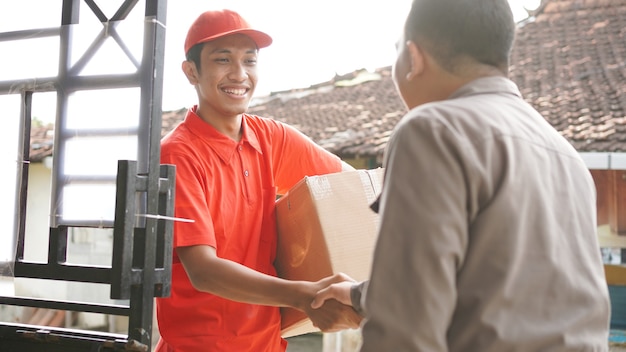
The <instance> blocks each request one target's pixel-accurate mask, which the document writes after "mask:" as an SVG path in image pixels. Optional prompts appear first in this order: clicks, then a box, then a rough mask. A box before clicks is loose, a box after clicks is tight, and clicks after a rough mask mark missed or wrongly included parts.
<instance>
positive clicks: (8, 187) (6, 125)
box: [0, 94, 21, 271]
mask: <svg viewBox="0 0 626 352" xmlns="http://www.w3.org/2000/svg"><path fill="white" fill-rule="evenodd" d="M20 105H21V99H20V96H19V95H16V94H14V95H0V111H2V121H3V126H2V130H3V132H4V133H3V136H2V138H0V150H2V153H0V165H2V172H0V194H2V195H3V196H2V197H0V209H3V210H2V211H1V212H0V262H6V261H12V260H13V256H14V254H15V232H14V231H15V230H14V229H15V227H14V225H15V224H14V222H15V207H16V190H17V188H18V184H17V170H18V169H17V168H18V165H21V163H20V162H19V161H18V160H19V158H18V149H19V148H18V136H19V135H20V131H19V117H20ZM0 269H1V268H0ZM0 271H1V270H0Z"/></svg>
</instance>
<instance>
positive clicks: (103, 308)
mask: <svg viewBox="0 0 626 352" xmlns="http://www.w3.org/2000/svg"><path fill="white" fill-rule="evenodd" d="M138 1H139V0H125V1H124V2H123V3H122V4H121V6H120V8H119V9H118V11H117V12H116V13H115V15H113V17H111V18H110V19H109V18H106V16H105V15H104V14H103V13H102V11H100V9H99V8H98V6H97V4H96V3H95V2H94V1H93V0H84V3H85V4H86V5H87V6H88V7H89V8H90V9H91V11H92V12H93V13H94V14H95V15H96V16H97V17H98V18H99V20H100V21H101V22H102V24H103V26H104V27H105V28H104V29H103V32H102V33H101V35H100V36H99V37H98V38H96V40H95V41H94V43H93V44H92V46H91V47H90V48H89V49H88V50H87V52H86V53H85V54H84V56H83V57H82V58H81V59H80V60H78V62H77V63H76V64H75V65H74V66H73V67H70V65H69V62H68V58H69V47H70V41H71V35H70V34H71V30H72V27H71V25H73V24H77V23H78V14H79V8H80V3H81V0H64V1H63V11H62V26H61V27H60V29H57V28H50V29H38V30H26V31H18V32H10V33H0V41H7V40H16V39H24V38H28V37H30V38H32V37H33V36H37V37H43V36H52V35H59V36H60V40H61V50H60V62H59V75H58V77H52V78H43V79H42V78H37V79H27V80H20V81H8V82H7V81H5V82H0V94H15V93H16V92H17V93H19V94H21V97H22V112H21V115H20V125H21V130H22V133H23V134H22V136H21V139H20V143H21V153H22V155H23V163H22V167H21V168H20V170H18V174H19V176H18V180H19V181H20V186H19V187H20V189H19V193H18V205H17V221H16V225H17V226H16V227H17V229H16V230H17V250H16V256H15V262H14V263H13V264H14V276H15V277H24V278H37V279H47V280H61V281H74V282H86V283H101V284H108V285H110V287H111V298H112V299H123V300H128V302H129V305H128V306H123V305H105V304H92V303H85V302H70V301H58V300H44V299H33V298H25V297H0V304H2V305H14V306H28V307H37V308H49V309H60V310H68V311H78V312H92V313H101V314H110V315H120V316H128V317H129V326H128V334H127V335H120V334H112V333H102V332H95V331H85V330H72V329H61V328H49V327H43V326H32V325H24V324H14V323H1V322H0V350H2V351H41V350H46V351H64V352H65V351H149V350H151V345H152V334H151V333H152V320H153V310H154V306H153V304H154V297H164V296H168V295H169V293H170V278H171V259H172V258H171V256H172V242H171V241H172V230H173V224H172V217H173V214H174V207H173V206H174V185H175V169H174V167H173V166H171V165H160V162H159V157H160V138H161V114H162V112H161V96H162V86H163V81H162V80H163V74H162V73H163V58H164V46H165V12H166V0H145V24H144V42H143V57H142V62H141V63H135V64H136V65H138V67H137V68H138V70H137V72H136V73H134V74H130V75H107V76H97V77H94V76H90V77H83V76H78V72H80V70H81V69H82V67H84V65H85V64H86V63H87V62H88V61H89V59H90V58H91V56H93V54H94V52H95V51H96V50H97V47H98V46H99V45H100V44H101V42H102V40H103V39H104V37H103V36H107V35H113V36H115V35H116V32H115V30H114V27H115V25H116V22H117V21H122V20H124V19H125V18H126V16H127V15H128V14H129V12H130V11H131V10H132V9H133V7H134V6H135V5H136V4H137V3H138ZM110 26H112V27H111V28H113V29H112V30H109V27H110ZM105 32H106V33H105ZM121 87H140V88H141V102H140V118H139V121H140V122H139V128H138V131H137V133H138V134H139V138H138V140H139V144H140V145H139V146H138V151H139V152H138V158H137V159H138V160H137V161H130V160H120V161H119V162H118V172H117V180H116V204H115V219H114V222H113V224H111V226H110V227H112V229H113V258H112V264H111V267H101V266H87V265H71V264H69V263H67V262H66V257H67V248H68V228H70V227H78V226H90V224H51V227H50V232H49V240H50V241H49V248H48V261H47V262H46V263H35V262H28V261H25V260H24V238H25V231H24V227H25V210H26V195H27V191H28V184H27V181H28V166H29V163H28V158H29V150H30V138H29V136H30V121H31V106H32V95H33V93H34V92H46V91H56V92H57V122H56V123H57V126H56V131H57V135H56V139H55V158H54V167H58V166H59V165H62V164H61V163H62V160H59V159H60V158H59V157H58V156H60V155H62V153H61V150H57V147H59V148H63V144H62V143H58V142H59V141H62V140H63V138H64V136H62V135H60V134H59V132H58V131H59V130H63V128H61V127H63V126H62V125H63V124H64V123H65V118H66V112H67V98H68V95H69V94H71V93H72V92H75V91H79V90H86V89H98V88H121ZM142 143H143V144H142ZM53 182H54V180H53ZM53 192H54V191H53ZM100 225H101V224H100Z"/></svg>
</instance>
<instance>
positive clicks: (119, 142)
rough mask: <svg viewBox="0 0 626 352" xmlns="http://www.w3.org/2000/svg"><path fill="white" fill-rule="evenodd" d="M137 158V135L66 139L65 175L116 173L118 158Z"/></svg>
mask: <svg viewBox="0 0 626 352" xmlns="http://www.w3.org/2000/svg"><path fill="white" fill-rule="evenodd" d="M136 159H137V137H136V136H120V137H84V138H72V139H69V140H67V141H66V144H65V157H64V163H63V172H62V174H63V175H65V176H69V175H74V176H89V175H93V176H107V175H117V161H118V160H136Z"/></svg>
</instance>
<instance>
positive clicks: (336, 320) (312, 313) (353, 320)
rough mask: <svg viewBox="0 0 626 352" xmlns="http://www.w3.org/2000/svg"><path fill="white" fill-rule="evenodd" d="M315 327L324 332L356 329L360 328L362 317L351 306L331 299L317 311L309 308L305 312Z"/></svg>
mask: <svg viewBox="0 0 626 352" xmlns="http://www.w3.org/2000/svg"><path fill="white" fill-rule="evenodd" d="M305 313H306V314H307V315H308V316H309V319H311V321H312V322H313V326H315V327H316V328H318V329H320V330H322V331H323V332H333V331H339V330H345V329H356V328H358V327H359V326H360V324H361V320H363V317H361V316H360V315H359V314H358V313H357V312H356V311H355V310H354V309H352V307H351V306H347V305H345V304H341V303H339V302H338V301H337V300H334V299H329V300H327V301H325V302H324V304H323V305H322V306H321V307H320V308H317V309H314V308H312V307H309V308H308V309H306V310H305Z"/></svg>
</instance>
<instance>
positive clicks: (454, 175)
mask: <svg viewBox="0 0 626 352" xmlns="http://www.w3.org/2000/svg"><path fill="white" fill-rule="evenodd" d="M384 166H385V176H384V181H383V182H384V183H383V190H382V194H381V198H380V215H381V223H380V236H379V239H378V243H377V246H376V250H375V255H374V262H373V268H372V277H371V281H370V283H369V288H368V290H367V295H366V297H365V310H366V312H367V320H366V322H365V324H364V325H363V346H362V351H367V352H370V351H371V352H381V351H385V352H388V351H428V352H437V351H459V352H461V351H462V352H490V351H493V352H502V351H607V350H608V329H609V315H610V305H609V297H608V290H607V286H606V281H605V278H604V272H603V264H602V259H601V255H600V249H599V246H598V241H597V237H596V229H597V227H596V196H595V187H594V183H593V180H592V178H591V175H590V173H589V171H588V169H587V167H586V166H585V164H584V162H583V161H582V160H581V158H580V156H579V155H578V153H577V152H576V150H574V148H573V147H572V146H571V145H570V144H569V143H568V142H567V141H566V140H565V139H564V138H563V137H562V136H560V135H559V134H558V133H557V132H556V131H555V129H554V128H552V127H551V126H550V125H549V124H548V123H547V122H546V121H545V119H544V118H543V117H542V116H541V115H540V114H539V113H537V112H536V111H535V110H534V109H533V108H532V107H531V106H530V105H528V104H527V103H526V102H524V100H523V99H522V98H521V95H520V93H519V90H518V89H517V87H516V86H515V84H514V83H513V82H511V81H510V80H508V79H506V78H504V77H488V78H481V79H478V80H475V81H474V82H471V83H470V84H468V85H466V86H464V87H462V88H460V89H459V90H458V91H457V92H455V93H454V94H453V95H452V96H451V97H450V98H449V99H448V100H445V101H439V102H434V103H429V104H425V105H422V106H419V107H417V108H415V109H413V110H411V111H410V112H409V113H408V114H407V115H406V116H405V117H404V118H403V119H402V120H401V121H400V123H399V124H398V125H397V127H396V129H395V130H394V133H393V135H392V137H391V139H390V141H389V145H388V150H387V154H386V158H385V165H384Z"/></svg>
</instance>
